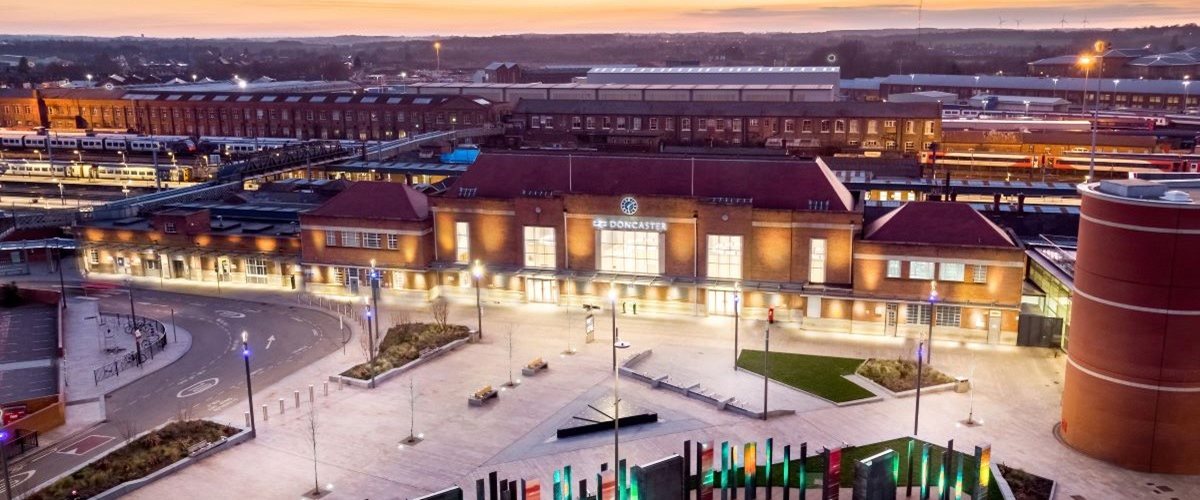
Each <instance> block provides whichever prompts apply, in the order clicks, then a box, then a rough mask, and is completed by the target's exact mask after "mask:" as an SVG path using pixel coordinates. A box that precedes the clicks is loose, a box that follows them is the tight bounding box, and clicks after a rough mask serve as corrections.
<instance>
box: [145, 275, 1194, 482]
mask: <svg viewBox="0 0 1200 500" xmlns="http://www.w3.org/2000/svg"><path fill="white" fill-rule="evenodd" d="M250 294H251V295H253V292H251V293H250ZM281 297H285V296H281ZM386 302H388V304H387V306H386V307H385V308H384V309H383V310H382V311H381V314H380V316H381V317H383V318H385V325H386V324H387V321H388V320H389V318H396V317H401V316H403V315H407V316H408V317H410V318H411V319H413V320H418V321H421V320H427V319H428V317H429V315H428V313H427V312H426V309H425V308H424V307H418V306H417V305H416V301H414V300H406V301H401V300H399V299H389V300H387V301H386ZM400 302H407V303H408V304H410V305H411V307H409V308H405V307H404V304H402V303H400ZM605 312H607V311H605ZM451 320H452V321H454V322H458V323H462V324H467V325H472V326H473V325H474V323H475V309H474V305H473V304H467V303H459V304H455V305H454V306H452V308H451ZM568 321H569V322H568ZM617 321H618V324H619V326H620V328H621V332H622V338H623V339H624V340H627V341H629V342H631V343H632V344H633V348H631V349H629V350H627V351H623V352H622V353H621V355H622V356H623V357H625V356H629V355H632V354H634V353H637V352H641V351H643V350H645V349H651V350H653V351H654V354H653V355H652V356H651V357H650V358H649V359H648V360H647V361H646V364H645V365H644V367H645V368H646V369H652V370H653V371H656V372H658V371H666V372H670V373H671V374H672V376H673V377H678V378H680V379H683V380H685V381H694V382H695V383H701V384H703V385H705V386H706V387H711V389H712V391H713V392H718V393H721V394H723V395H727V396H735V397H737V398H738V399H740V400H743V401H747V402H749V403H751V404H755V405H757V404H760V402H761V391H762V380H761V379H760V378H758V377H755V376H753V375H751V374H747V373H742V372H737V373H735V372H734V371H733V368H732V365H733V350H732V340H733V339H732V337H733V328H732V321H733V320H732V318H723V317H710V318H692V317H682V316H662V317H653V316H646V315H642V316H637V317H634V316H632V315H618V319H617ZM596 323H597V335H596V342H595V343H592V344H583V332H582V328H583V326H582V325H583V318H582V314H580V313H579V312H577V311H574V310H572V311H570V320H568V314H567V311H566V310H565V309H563V308H561V307H554V306H544V305H524V306H515V307H501V306H495V305H490V306H488V307H486V309H485V311H484V339H483V341H482V342H481V343H477V344H471V345H468V346H466V347H464V348H462V349H459V350H457V351H455V352H453V353H451V354H449V355H447V356H445V357H442V358H440V359H438V360H437V361H435V362H433V363H429V364H426V365H423V366H421V367H419V368H418V369H416V370H415V371H412V372H410V374H406V375H404V376H401V377H398V378H395V379H392V380H390V381H388V382H385V383H383V384H382V385H381V387H380V388H378V389H375V390H373V391H370V390H364V389H354V388H349V387H346V388H344V389H338V388H337V386H336V385H333V384H331V385H330V387H329V394H328V396H324V395H323V394H324V385H323V382H324V381H325V380H326V378H327V377H328V375H330V374H333V373H337V372H339V371H341V370H343V369H345V368H347V367H349V366H351V365H353V364H355V363H357V362H359V361H360V360H361V359H362V357H363V352H362V350H361V349H358V350H355V349H353V348H352V349H351V350H350V351H348V352H347V353H346V354H342V353H341V352H337V353H334V354H330V355H328V356H326V357H325V358H323V359H321V360H320V361H318V362H316V363H313V364H311V365H309V366H308V367H307V368H304V369H301V370H300V371H298V372H296V373H294V374H292V375H290V376H287V377H285V378H283V379H282V380H281V381H279V382H278V383H275V384H272V385H270V386H269V387H264V388H262V389H260V390H258V391H256V394H255V402H256V403H257V404H268V407H269V408H270V410H269V417H268V419H263V418H261V415H260V417H259V419H258V426H259V434H258V438H257V439H256V440H254V441H252V442H250V443H247V444H244V445H241V446H238V447H237V448H235V449H233V450H231V451H228V452H224V453H221V454H218V455H216V456H214V457H212V458H209V459H206V460H204V461H202V462H200V463H199V464H197V465H195V466H193V467H191V468H188V469H187V470H186V471H184V472H182V473H179V474H175V475H173V476H171V477H168V478H167V479H165V480H162V481H159V482H157V483H154V484H153V485H151V486H149V487H147V488H144V489H142V490H139V491H138V492H136V493H135V494H133V495H132V497H133V498H146V499H151V498H162V497H165V496H170V497H172V498H197V499H199V498H234V497H251V496H253V497H257V498H295V497H296V496H298V495H300V494H302V493H304V491H306V490H308V489H311V486H312V483H313V477H312V475H313V463H312V455H311V444H310V443H309V440H308V438H307V435H308V434H311V432H310V431H309V430H308V429H309V428H310V427H311V426H310V418H309V413H310V408H311V409H312V410H314V411H315V414H316V420H317V422H318V425H317V442H318V452H317V453H318V460H319V463H318V471H319V474H320V482H321V484H322V485H330V484H331V485H333V488H334V493H333V495H332V497H333V498H373V499H375V498H411V497H414V496H418V495H420V494H423V493H427V492H430V491H434V490H438V489H441V488H444V487H447V486H450V485H455V484H457V485H460V486H463V487H464V488H466V489H468V490H470V489H471V488H473V484H474V480H475V479H476V478H480V477H484V476H486V474H487V473H488V472H490V471H493V470H496V471H499V473H500V476H501V477H509V478H517V477H524V478H540V479H542V480H543V481H548V480H549V479H550V476H551V473H552V471H553V470H554V469H555V468H558V467H561V466H562V465H566V464H570V465H572V467H573V468H574V470H576V471H586V472H587V473H589V474H590V473H592V472H594V471H596V470H598V468H599V465H600V463H602V462H607V461H611V459H612V454H613V449H612V434H611V433H601V434H597V435H594V436H586V437H579V438H570V439H565V440H561V441H560V440H557V439H555V438H554V429H555V428H556V427H557V425H558V424H559V423H560V422H562V421H564V420H565V419H568V418H569V417H570V415H572V414H574V413H575V412H576V411H577V410H578V409H579V408H581V407H582V406H583V405H585V404H587V403H588V402H591V401H594V400H595V399H597V398H599V397H603V396H604V395H607V394H609V391H611V388H612V378H611V375H610V373H611V372H610V367H611V352H610V350H609V348H608V344H607V340H608V334H609V332H610V330H609V328H610V323H609V320H608V315H607V314H604V313H601V314H598V315H597V322H596ZM568 325H570V327H569V328H568ZM762 326H763V324H762V322H759V321H754V320H746V321H744V322H743V323H742V329H741V333H742V335H741V342H742V344H741V345H742V347H743V348H759V347H761V345H762V335H761V333H758V332H760V331H761V328H762ZM509 332H511V333H512V339H513V345H512V353H513V354H512V356H511V358H512V369H513V373H514V375H513V377H514V378H521V379H522V380H521V383H520V385H519V386H518V387H516V388H515V389H507V390H504V391H503V392H502V393H501V395H500V398H499V400H498V401H494V402H492V403H490V404H488V405H486V406H484V407H470V408H469V407H468V405H467V402H466V399H467V395H468V394H470V393H472V392H474V391H475V390H476V389H478V388H480V387H481V386H484V385H488V384H491V385H493V386H496V387H499V386H500V385H501V384H502V383H503V382H505V381H507V380H508V377H509V375H508V373H509V359H510V356H509V343H508V337H509V335H508V334H509ZM568 332H569V335H570V339H569V341H570V343H571V345H572V346H573V347H575V348H576V349H578V353H577V354H575V355H571V356H564V355H561V354H560V353H561V352H562V351H563V350H565V349H566V347H567V345H568ZM771 340H772V342H771V348H772V350H780V351H789V352H803V353H812V354H827V355H838V356H851V357H896V356H901V355H906V353H909V352H911V350H912V349H913V348H914V346H913V345H912V344H911V342H909V341H906V340H903V339H896V338H880V337H875V336H865V335H850V334H829V333H807V332H802V331H799V330H798V329H797V328H795V327H794V326H789V325H776V327H775V328H774V329H773V334H772V338H771ZM539 356H541V357H544V358H546V359H547V360H548V361H549V362H550V369H549V371H547V372H544V373H542V374H540V375H537V376H535V377H529V378H523V377H521V376H520V367H521V366H522V365H524V363H525V362H526V361H528V360H529V359H531V358H534V357H539ZM933 363H934V365H935V366H936V367H937V368H939V369H940V370H942V371H944V372H946V373H948V374H951V375H961V376H966V377H969V378H970V379H971V381H972V383H973V385H974V390H973V391H972V392H970V393H967V394H957V393H952V392H943V393H936V394H929V395H926V396H925V397H923V400H922V412H921V428H920V434H919V435H920V437H921V438H923V439H926V440H930V441H934V442H943V441H945V440H947V439H951V438H953V439H955V443H956V445H957V446H962V447H968V446H972V445H974V444H978V443H984V442H990V443H992V445H993V457H995V460H997V461H999V462H1001V463H1006V464H1008V465H1010V466H1013V467H1018V468H1022V469H1025V470H1028V471H1030V472H1033V473H1036V474H1041V475H1044V476H1047V477H1050V478H1052V479H1055V480H1057V481H1059V493H1058V494H1059V498H1085V499H1101V498H1172V497H1173V498H1196V497H1200V479H1198V478H1195V477H1183V476H1159V475H1149V474H1140V473H1135V472H1131V471H1127V470H1123V469H1119V468H1117V467H1114V466H1111V465H1108V464H1105V463H1102V462H1098V461H1096V460H1093V459H1090V458H1087V457H1084V456H1083V455H1081V454H1079V453H1076V452H1074V451H1072V450H1071V449H1069V448H1067V447H1065V446H1064V445H1062V444H1060V443H1059V442H1058V441H1057V440H1055V438H1054V437H1053V436H1052V434H1051V432H1050V430H1051V427H1052V426H1053V425H1054V423H1055V422H1056V421H1057V420H1058V417H1059V397H1060V392H1061V379H1062V371H1063V364H1064V358H1061V357H1055V356H1054V354H1053V352H1052V351H1050V350H1039V349H1027V348H1015V347H1001V346H981V345H960V344H958V343H957V342H938V343H937V344H936V345H935V346H934V351H933ZM410 375H411V376H410ZM410 380H411V383H412V388H413V391H412V392H413V394H415V408H416V412H415V426H414V427H415V432H416V433H418V434H421V435H422V437H423V438H424V440H423V441H422V442H420V443H419V444H417V445H416V446H412V447H401V446H400V441H401V440H402V439H403V438H404V437H406V436H408V434H409V426H410V416H414V415H412V414H411V413H410V411H409V408H410V396H409V395H410ZM310 384H312V385H314V387H315V389H314V391H315V393H316V400H315V403H313V404H311V405H310V403H308V400H307V392H308V389H307V388H308V386H309V385H310ZM296 390H299V391H301V394H302V396H301V405H300V407H299V408H298V409H297V408H296V407H295V405H294V401H293V394H294V391H296ZM771 390H772V396H771V401H772V409H792V410H795V411H796V414H795V415H792V416H782V417H776V418H773V419H772V420H769V421H766V422H763V421H759V420H752V419H748V418H746V417H741V416H737V415H735V414H732V413H729V412H723V411H719V410H717V409H716V408H714V407H712V406H709V405H706V404H703V403H701V402H698V401H696V400H690V399H686V398H684V397H683V396H680V395H678V394H675V393H671V392H666V391H659V390H654V389H652V388H650V387H649V386H647V385H645V384H641V383H638V382H635V381H633V380H631V379H625V378H623V379H622V380H621V396H622V399H624V400H626V401H630V402H632V403H635V404H637V405H638V406H642V407H645V408H647V409H649V410H651V411H655V412H657V413H658V414H659V416H660V422H659V423H656V424H650V425H645V426H641V427H638V428H631V429H627V430H625V431H622V433H621V438H622V439H621V455H622V457H624V458H627V459H629V460H630V461H631V463H643V462H648V461H651V460H655V459H658V458H661V457H663V456H666V455H669V454H672V453H679V452H681V446H682V442H683V441H684V440H686V439H692V440H714V441H717V442H720V441H722V440H728V441H731V442H739V443H740V442H747V441H753V440H759V441H761V440H763V439H765V438H767V437H774V438H775V439H776V442H777V443H791V444H797V445H798V444H799V443H801V442H808V443H809V449H810V450H811V449H819V448H820V447H821V446H834V445H840V444H843V443H846V444H852V445H853V444H863V443H870V442H875V441H879V440H884V439H890V438H895V437H898V436H904V435H908V434H909V433H910V432H911V431H912V425H913V421H912V415H913V400H912V399H911V398H903V399H895V398H884V400H883V401H881V402H876V403H868V404H859V405H853V406H846V407H836V406H834V405H831V404H829V403H828V402H825V401H822V400H819V399H816V398H813V397H810V396H807V395H804V394H800V393H796V392H794V391H791V390H790V389H786V388H783V387H782V386H779V385H774V384H773V385H772V388H771ZM280 399H283V400H284V406H285V410H284V413H283V414H280V412H279V404H278V401H279V400H280ZM972 408H973V409H974V417H975V419H976V420H981V421H983V422H984V423H983V425H981V426H975V427H967V426H964V425H962V424H961V423H960V422H961V421H962V420H965V419H966V418H967V415H968V412H970V411H971V410H972ZM258 410H259V411H261V408H260V409H258ZM244 411H245V406H244V403H243V404H242V405H234V406H231V407H229V408H228V409H226V410H225V411H224V412H223V413H221V414H220V416H219V417H217V418H216V419H217V420H218V421H222V422H227V423H231V424H235V425H241V424H242V423H243V419H244V416H243V415H244V414H243V412H244ZM1151 483H1152V484H1154V485H1167V486H1169V487H1170V488H1172V489H1173V490H1174V492H1173V493H1170V494H1169V495H1168V496H1161V495H1157V494H1155V493H1153V491H1152V490H1151V486H1149V484H1151ZM1074 495H1079V497H1074Z"/></svg>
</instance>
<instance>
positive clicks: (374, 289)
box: [368, 259, 383, 386]
mask: <svg viewBox="0 0 1200 500" xmlns="http://www.w3.org/2000/svg"><path fill="white" fill-rule="evenodd" d="M379 284H380V283H379V269H377V268H376V267H375V259H371V301H372V305H371V310H372V311H374V312H375V335H374V336H373V337H372V336H371V335H370V334H369V332H368V340H369V341H370V343H371V353H372V354H371V355H372V359H374V353H375V349H376V346H378V345H379V343H380V339H379V324H380V323H382V322H383V321H381V318H380V317H379ZM371 385H372V386H374V385H375V370H371Z"/></svg>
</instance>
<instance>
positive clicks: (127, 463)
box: [28, 420, 237, 500]
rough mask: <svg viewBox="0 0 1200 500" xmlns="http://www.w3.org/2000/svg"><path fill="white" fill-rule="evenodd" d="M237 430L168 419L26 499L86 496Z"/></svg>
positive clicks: (166, 463)
mask: <svg viewBox="0 0 1200 500" xmlns="http://www.w3.org/2000/svg"><path fill="white" fill-rule="evenodd" d="M236 432H237V429H234V428H232V427H227V426H224V425H221V424H217V423H213V422H209V421H207V420H188V421H182V422H171V423H169V424H167V425H165V426H163V427H162V428H160V429H158V430H156V431H153V432H151V433H149V434H146V435H145V436H142V437H140V438H137V439H135V440H134V441H133V442H132V443H129V444H126V445H125V446H122V447H120V448H117V449H116V450H114V451H113V452H112V453H109V454H108V455H106V456H104V458H101V459H100V460H97V461H95V462H93V463H92V464H91V465H88V466H87V467H84V468H82V469H80V470H78V471H76V472H74V473H73V474H71V475H69V476H67V477H64V478H62V479H60V480H58V482H55V483H54V484H51V485H50V486H47V487H46V488H45V489H43V490H41V491H39V492H37V493H34V494H33V495H31V496H29V497H28V498H29V499H30V500H41V499H51V498H70V497H71V492H72V491H74V492H76V493H77V496H78V498H89V497H92V496H94V495H97V494H99V493H101V492H103V491H105V490H107V489H109V488H112V487H113V486H116V485H118V484H121V483H123V482H125V481H132V480H134V479H140V478H143V477H146V476H148V475H150V474H151V473H153V472H154V471H157V470H159V469H161V468H163V467H166V466H168V465H171V464H173V463H175V462H178V461H180V460H182V459H184V458H185V457H187V456H188V447H189V446H191V445H193V444H196V443H199V442H203V441H207V442H210V443H215V442H217V441H219V440H220V439H221V438H222V437H229V436H232V435H233V434H235V433H236Z"/></svg>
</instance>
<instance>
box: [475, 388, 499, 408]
mask: <svg viewBox="0 0 1200 500" xmlns="http://www.w3.org/2000/svg"><path fill="white" fill-rule="evenodd" d="M499 397H500V391H497V390H496V389H493V388H492V386H490V385H485V386H483V387H482V388H480V389H479V390H478V391H475V393H474V394H472V395H471V396H470V397H468V398H467V404H468V405H470V406H483V405H484V403H487V402H488V400H490V399H493V398H499Z"/></svg>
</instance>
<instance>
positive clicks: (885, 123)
mask: <svg viewBox="0 0 1200 500" xmlns="http://www.w3.org/2000/svg"><path fill="white" fill-rule="evenodd" d="M883 128H896V120H884V121H883Z"/></svg>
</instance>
